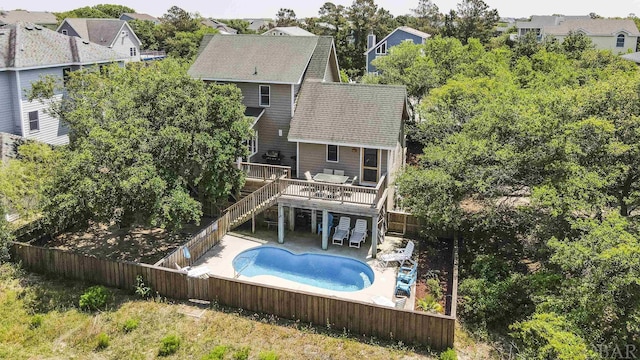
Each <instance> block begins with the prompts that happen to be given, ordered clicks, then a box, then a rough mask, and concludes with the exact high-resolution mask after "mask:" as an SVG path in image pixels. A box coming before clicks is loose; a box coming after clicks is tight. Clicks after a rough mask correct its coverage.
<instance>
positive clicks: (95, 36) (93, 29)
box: [64, 18, 127, 46]
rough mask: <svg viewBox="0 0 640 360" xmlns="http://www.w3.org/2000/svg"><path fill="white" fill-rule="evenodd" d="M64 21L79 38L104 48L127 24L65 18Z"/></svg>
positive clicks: (117, 21) (105, 20) (104, 20)
mask: <svg viewBox="0 0 640 360" xmlns="http://www.w3.org/2000/svg"><path fill="white" fill-rule="evenodd" d="M64 21H65V22H66V23H67V24H69V25H71V27H73V29H74V30H75V31H76V32H77V33H78V35H80V37H81V38H83V39H87V40H89V41H91V42H92V43H96V44H100V45H104V46H110V45H111V44H112V43H113V41H114V40H115V39H116V37H117V36H118V34H119V33H120V29H122V27H123V26H124V25H125V24H126V23H127V22H126V21H124V20H119V19H86V18H77V19H74V18H67V19H64Z"/></svg>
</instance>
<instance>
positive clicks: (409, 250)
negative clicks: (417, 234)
mask: <svg viewBox="0 0 640 360" xmlns="http://www.w3.org/2000/svg"><path fill="white" fill-rule="evenodd" d="M414 248H415V244H414V243H413V241H409V243H407V247H405V248H404V249H398V250H396V251H394V252H392V253H389V254H382V255H380V263H382V264H383V266H384V267H387V266H388V265H389V263H390V262H393V261H397V262H398V263H400V266H402V265H403V264H404V262H405V261H407V260H409V259H411V257H412V256H413V249H414Z"/></svg>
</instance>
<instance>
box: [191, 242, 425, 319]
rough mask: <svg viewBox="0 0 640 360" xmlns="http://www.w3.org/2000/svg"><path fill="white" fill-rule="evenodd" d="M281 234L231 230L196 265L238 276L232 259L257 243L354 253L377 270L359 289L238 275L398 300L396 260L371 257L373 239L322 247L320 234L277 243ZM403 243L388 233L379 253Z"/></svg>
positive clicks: (343, 294) (338, 294)
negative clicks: (357, 244)
mask: <svg viewBox="0 0 640 360" xmlns="http://www.w3.org/2000/svg"><path fill="white" fill-rule="evenodd" d="M277 239H278V234H277V232H276V231H273V230H272V231H269V230H258V231H256V233H255V234H251V233H250V232H231V233H228V234H227V235H225V236H224V237H223V238H222V240H221V241H220V243H218V244H217V245H216V246H214V247H213V248H211V249H210V250H209V251H208V252H206V253H205V254H204V255H203V256H202V257H201V258H200V259H198V261H197V262H195V263H194V264H193V265H192V267H193V268H198V269H200V268H203V267H205V268H207V270H208V272H209V273H211V274H215V275H216V276H222V277H227V278H234V277H235V276H236V274H235V270H234V269H233V265H232V262H233V259H234V258H235V257H236V256H237V255H238V254H239V253H241V252H243V251H245V250H248V249H251V248H254V247H257V246H263V245H268V246H274V247H280V248H284V249H287V250H289V251H291V252H293V253H295V254H300V253H318V254H326V255H338V256H345V257H351V258H354V259H357V260H360V261H362V262H365V263H367V264H368V265H369V266H370V267H371V269H372V270H373V273H374V276H375V278H374V281H373V284H371V286H369V287H367V288H365V289H362V290H358V291H335V290H328V289H322V288H318V287H315V286H310V285H305V284H300V283H297V282H294V281H290V280H286V279H282V278H279V277H276V276H270V275H259V276H254V277H248V276H244V275H240V276H238V277H237V278H238V279H241V280H245V281H248V282H253V283H257V284H265V285H271V286H278V287H283V288H287V289H292V290H300V291H304V292H309V293H315V294H321V295H326V296H334V297H337V298H342V299H350V300H358V301H363V302H369V303H373V300H372V299H373V298H374V297H376V296H383V297H386V298H388V299H390V300H394V301H395V300H397V299H396V298H395V297H394V291H395V285H396V273H397V264H395V263H394V264H393V265H390V266H389V267H387V268H383V267H381V266H380V265H379V264H378V260H377V259H373V258H372V257H371V253H370V252H371V247H370V245H371V242H370V239H367V242H365V243H364V244H363V246H362V247H361V248H360V249H357V248H350V247H349V246H348V245H347V242H345V245H343V246H340V245H331V243H330V245H329V248H328V249H327V250H322V248H321V242H322V241H321V239H320V235H317V234H312V233H308V232H287V234H286V236H285V240H284V244H280V243H278V240H277ZM400 247H402V238H397V237H391V236H386V237H385V241H384V243H383V244H379V245H378V250H381V252H379V253H378V254H380V253H384V252H389V251H391V250H393V249H396V248H400ZM414 299H415V288H414V289H413V291H412V294H411V298H409V299H407V304H406V305H405V309H407V310H413V304H414Z"/></svg>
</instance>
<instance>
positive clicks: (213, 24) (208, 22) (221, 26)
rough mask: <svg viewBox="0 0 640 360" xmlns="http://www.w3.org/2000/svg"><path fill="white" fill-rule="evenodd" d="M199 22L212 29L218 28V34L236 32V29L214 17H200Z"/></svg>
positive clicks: (233, 33) (232, 33)
mask: <svg viewBox="0 0 640 360" xmlns="http://www.w3.org/2000/svg"><path fill="white" fill-rule="evenodd" d="M200 23H201V24H202V25H204V26H207V27H210V28H212V29H216V30H218V32H219V33H220V34H224V35H235V34H237V33H238V30H236V29H234V28H232V27H229V26H228V25H227V24H225V23H223V22H220V21H218V20H214V19H202V21H200Z"/></svg>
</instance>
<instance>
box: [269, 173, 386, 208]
mask: <svg viewBox="0 0 640 360" xmlns="http://www.w3.org/2000/svg"><path fill="white" fill-rule="evenodd" d="M279 182H280V192H281V194H282V195H286V196H293V197H299V198H307V199H309V200H311V199H318V200H327V201H335V202H339V203H341V204H344V203H346V204H364V205H371V207H375V206H376V205H377V204H378V201H379V200H380V198H381V197H382V196H383V194H384V191H385V189H386V176H383V177H382V178H381V179H380V181H378V184H377V185H376V187H367V186H353V185H339V184H329V183H323V182H312V181H306V180H296V179H280V180H279Z"/></svg>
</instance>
